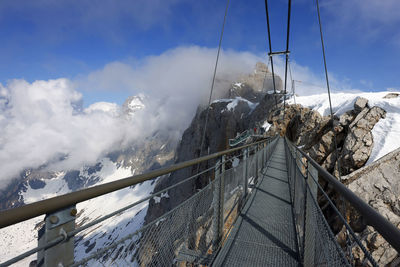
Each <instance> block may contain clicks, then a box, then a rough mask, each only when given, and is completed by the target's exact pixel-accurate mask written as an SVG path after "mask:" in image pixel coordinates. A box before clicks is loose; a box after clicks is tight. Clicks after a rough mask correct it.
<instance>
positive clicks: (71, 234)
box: [0, 139, 270, 266]
mask: <svg viewBox="0 0 400 267" xmlns="http://www.w3.org/2000/svg"><path fill="white" fill-rule="evenodd" d="M264 142H267V143H269V142H270V140H269V139H266V140H262V141H258V142H255V143H253V144H249V145H245V146H241V147H240V148H235V149H229V150H226V151H222V152H218V153H214V154H212V155H209V156H205V157H202V160H200V162H201V161H206V160H209V159H213V158H215V157H218V156H222V155H226V154H229V153H233V152H236V151H238V150H239V149H248V150H249V149H250V150H251V148H253V147H254V151H256V148H255V147H256V146H259V145H260V144H262V143H264ZM243 155H244V154H243V153H240V154H233V155H232V158H229V159H225V160H224V161H223V162H220V163H218V164H217V165H214V166H212V167H210V168H208V169H206V170H203V171H201V172H199V173H197V174H195V175H192V176H190V177H188V178H186V179H184V180H182V181H180V182H178V183H175V184H174V185H172V186H169V187H167V188H164V189H163V190H160V191H158V192H156V193H154V194H151V195H149V196H147V197H145V198H143V199H141V200H139V201H136V202H134V203H132V204H130V205H127V206H125V207H123V208H121V209H119V210H117V211H114V212H112V213H110V214H108V215H105V216H102V217H100V218H98V219H96V220H94V221H92V222H90V223H86V224H84V225H82V226H80V227H78V228H76V229H74V230H72V231H69V232H67V233H65V234H64V235H60V236H58V237H56V238H54V239H53V240H51V241H49V242H47V243H45V244H42V245H40V244H39V246H38V247H37V248H34V249H31V250H29V251H27V252H24V253H22V254H21V255H18V256H17V257H14V258H12V259H10V260H8V261H7V262H4V263H2V264H0V266H8V265H10V264H13V263H16V262H18V261H19V260H22V259H23V258H26V257H28V256H30V255H32V254H34V253H37V252H39V251H42V250H46V249H49V248H51V247H54V246H57V245H58V244H60V243H62V242H64V241H65V240H66V239H70V238H72V237H74V236H75V235H77V234H78V233H80V232H82V231H84V230H86V229H89V228H90V227H93V226H95V225H97V224H99V223H101V222H103V221H105V220H107V219H109V218H111V217H113V216H116V215H118V214H121V213H122V212H124V211H126V210H128V209H130V208H132V207H134V206H137V205H139V204H141V203H143V202H145V201H147V200H149V199H152V198H154V197H156V196H159V195H161V194H163V193H165V192H167V191H168V190H170V189H172V188H174V187H177V186H180V185H182V184H183V183H186V182H188V181H190V180H193V179H195V178H197V177H199V176H200V175H203V174H205V173H207V172H210V171H212V170H213V169H215V168H219V166H221V165H225V164H226V163H228V162H231V163H232V164H233V161H234V160H236V159H238V158H240V157H242V156H243ZM188 162H190V164H187V163H188ZM188 162H186V164H185V162H184V164H183V165H184V167H188V166H193V165H195V164H197V163H198V162H199V160H198V159H197V160H191V161H188ZM172 167H173V166H172ZM181 167H182V166H181ZM184 167H183V168H184ZM166 169H167V170H176V169H180V168H176V166H175V167H173V168H166ZM170 172H172V171H170ZM154 173H157V175H155V174H154ZM158 174H159V172H156V171H153V172H150V173H148V174H146V176H148V177H153V178H157V177H160V176H161V175H158ZM139 176H140V175H139ZM149 179H150V178H149ZM147 180H148V179H147ZM72 194H73V193H72ZM52 199H53V200H54V199H57V197H56V198H52ZM78 202H80V201H78ZM32 204H35V203H32ZM35 205H37V203H36V204H35ZM35 205H33V206H35ZM31 206H32V205H31ZM18 209H20V208H18ZM3 214H4V212H3ZM166 214H167V213H166ZM168 214H169V213H168ZM165 216H167V215H165ZM1 218H2V217H0V219H1ZM160 218H163V216H161V217H159V218H158V219H160ZM133 235H134V234H133ZM133 235H132V236H133ZM124 240H126V239H124ZM121 242H123V240H121ZM118 244H119V243H118ZM116 245H117V244H116ZM113 247H114V246H113Z"/></svg>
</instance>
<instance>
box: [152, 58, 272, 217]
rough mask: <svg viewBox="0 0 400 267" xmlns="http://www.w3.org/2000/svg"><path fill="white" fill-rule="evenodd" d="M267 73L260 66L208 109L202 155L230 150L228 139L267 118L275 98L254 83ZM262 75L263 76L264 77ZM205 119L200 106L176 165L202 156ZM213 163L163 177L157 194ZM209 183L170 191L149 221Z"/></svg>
mask: <svg viewBox="0 0 400 267" xmlns="http://www.w3.org/2000/svg"><path fill="white" fill-rule="evenodd" d="M264 70H266V66H265V64H263V63H258V64H257V70H256V71H255V74H251V75H249V76H248V77H247V78H242V80H246V82H243V83H233V84H232V88H230V89H229V90H227V94H226V97H227V98H226V99H221V100H217V101H214V102H213V103H212V104H211V105H210V106H209V107H208V109H209V110H208V112H209V117H208V123H207V128H206V132H205V139H204V144H203V148H202V149H201V155H202V156H204V155H207V154H212V153H215V152H218V151H222V150H225V149H228V148H229V143H228V140H229V139H231V138H234V137H235V136H236V135H237V133H241V132H243V131H244V130H247V129H249V128H252V127H254V126H255V124H256V123H257V122H259V120H262V119H265V117H266V115H267V114H268V113H269V110H270V109H271V107H272V106H273V105H274V103H275V102H274V98H273V96H272V95H268V94H267V95H266V94H265V93H264V92H265V91H266V89H268V88H265V90H258V89H259V88H253V87H252V86H254V84H258V82H259V81H258V79H259V78H260V77H261V76H262V79H264V77H265V75H264V74H265V72H264ZM260 73H261V74H262V73H264V74H262V75H261V74H260ZM254 79H256V80H254ZM267 79H268V78H267ZM250 81H252V82H250ZM258 85H260V84H258ZM261 85H262V84H261ZM269 89H271V88H269ZM263 91H264V92H263ZM206 116H207V109H202V108H200V107H199V108H198V110H197V113H196V115H195V117H194V118H193V120H192V122H191V124H190V126H189V127H188V128H187V129H186V130H185V132H184V133H183V135H182V139H181V141H180V143H179V145H178V148H177V151H176V157H175V162H176V163H178V162H183V161H186V160H189V159H193V158H197V157H199V155H200V145H201V140H202V135H203V132H204V125H205V120H206ZM214 164H215V161H212V160H211V161H209V162H207V163H204V164H200V166H199V167H197V166H196V167H193V168H186V169H183V170H180V171H177V172H175V173H173V174H172V175H171V176H168V177H164V178H162V179H160V180H159V181H158V182H157V184H156V187H155V189H154V192H157V191H160V190H162V189H164V188H166V187H168V186H171V185H173V184H176V183H177V182H179V181H181V180H183V179H184V178H187V177H190V176H192V175H194V174H196V173H197V172H198V171H199V170H200V171H201V170H204V169H207V168H209V167H210V166H212V165H214ZM197 168H198V169H197ZM207 183H208V176H204V177H200V178H198V179H195V180H193V182H188V183H185V184H183V185H182V186H179V187H177V188H174V189H171V190H170V191H169V192H168V194H169V195H170V196H174V197H170V198H165V199H162V200H161V201H160V202H158V203H155V202H153V201H150V205H149V210H148V212H147V215H146V221H147V222H150V221H152V220H153V219H155V218H157V217H159V216H160V215H161V214H163V213H165V212H166V211H168V210H170V209H172V208H173V207H175V206H176V205H178V204H179V203H181V202H182V201H184V200H185V199H187V198H188V197H190V196H192V195H193V194H194V193H195V192H196V190H197V189H200V188H202V187H204V186H205V185H206V184H207Z"/></svg>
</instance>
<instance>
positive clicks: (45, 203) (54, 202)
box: [0, 138, 272, 228]
mask: <svg viewBox="0 0 400 267" xmlns="http://www.w3.org/2000/svg"><path fill="white" fill-rule="evenodd" d="M269 140H272V139H271V138H266V139H263V140H261V141H257V142H255V143H252V144H247V145H243V146H241V147H237V148H232V149H227V150H224V151H220V152H216V153H214V154H211V155H207V156H203V157H200V158H196V159H192V160H188V161H184V162H181V163H178V164H174V165H172V166H168V167H164V168H160V169H158V170H154V171H151V172H148V173H144V174H139V175H133V176H129V177H126V178H123V179H120V180H117V181H113V182H109V183H105V184H101V185H97V186H93V187H90V188H86V189H82V190H79V191H76V192H72V193H68V194H65V195H61V196H56V197H52V198H49V199H45V200H41V201H38V202H34V203H31V204H27V205H24V206H22V207H18V208H13V209H9V210H5V211H0V228H4V227H7V226H10V225H13V224H15V223H19V222H22V221H25V220H28V219H32V218H35V217H37V216H40V215H43V214H48V213H52V212H55V211H57V210H60V209H63V208H66V207H69V206H72V205H76V204H77V203H79V202H83V201H86V200H89V199H92V198H95V197H99V196H102V195H105V194H108V193H111V192H114V191H117V190H120V189H123V188H126V187H129V186H133V185H136V184H139V183H142V182H145V181H148V180H151V179H154V178H156V177H159V176H162V175H165V174H168V173H171V172H174V171H177V170H181V169H184V168H187V167H190V166H193V165H196V164H199V163H202V162H204V161H207V160H210V159H214V158H217V157H220V156H223V155H226V154H230V153H233V152H235V151H238V150H241V149H244V148H247V147H251V146H255V145H258V144H261V143H265V142H268V141H269Z"/></svg>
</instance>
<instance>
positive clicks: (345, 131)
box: [267, 93, 400, 266]
mask: <svg viewBox="0 0 400 267" xmlns="http://www.w3.org/2000/svg"><path fill="white" fill-rule="evenodd" d="M364 95H365V96H366V97H368V98H369V99H366V98H364V97H359V96H357V95H356V94H347V95H346V96H345V98H344V100H343V99H342V101H346V100H348V98H350V99H351V101H347V103H345V107H344V108H343V106H342V108H338V107H335V106H334V109H336V110H335V116H334V119H333V121H332V120H331V119H330V117H329V116H322V115H321V114H320V113H319V112H318V111H317V110H318V108H319V107H321V106H322V105H319V104H317V105H315V102H313V98H314V97H309V98H311V99H308V100H303V101H304V102H305V103H303V104H306V105H307V104H308V103H312V104H311V105H310V106H311V107H312V108H314V109H312V108H310V107H305V106H303V105H300V104H290V105H288V106H287V108H286V112H285V116H284V114H283V109H280V108H279V107H278V108H277V109H274V110H272V112H271V113H270V114H269V117H268V122H269V123H270V124H271V127H270V128H269V131H268V132H267V134H268V135H275V134H276V133H279V134H281V135H286V136H287V137H288V138H289V140H291V141H292V142H293V143H294V144H296V145H297V146H300V147H302V149H303V150H304V151H306V152H308V154H309V155H310V156H311V157H312V158H313V159H314V160H315V161H316V162H317V163H319V164H321V166H323V167H324V168H325V169H327V170H328V171H329V172H331V173H332V174H333V175H335V176H336V177H337V178H338V179H340V180H341V181H342V182H343V183H344V184H345V185H347V186H348V187H349V188H350V189H351V190H352V191H353V192H354V193H356V194H357V195H358V196H359V197H361V198H362V199H363V200H364V201H365V202H367V203H369V204H370V205H371V206H372V207H373V208H375V209H376V210H377V211H378V212H379V213H380V214H382V215H383V216H385V217H386V218H387V219H388V220H389V221H391V222H392V223H393V224H394V225H395V226H397V227H399V228H400V213H399V207H400V206H399V204H400V198H399V192H398V189H399V186H400V181H399V179H398V177H399V171H400V170H399V161H398V160H399V158H400V156H399V149H397V150H395V151H393V152H391V153H389V154H387V155H386V156H384V157H382V158H380V159H377V160H376V158H377V155H382V154H383V155H384V154H385V152H386V151H392V150H393V149H396V148H398V147H399V146H400V142H399V141H396V140H391V138H390V135H391V134H393V132H394V133H399V132H398V129H399V123H400V116H399V114H398V113H397V107H396V105H397V104H398V103H399V100H398V99H396V96H394V94H393V93H389V94H388V93H376V94H364ZM364 95H363V96H364ZM315 97H319V98H321V96H315ZM341 97H342V98H343V95H341ZM346 98H347V99H346ZM314 99H315V98H314ZM300 100H302V99H300ZM298 102H299V101H298ZM338 102H339V101H337V102H336V103H337V105H339V106H340V104H339V103H338ZM371 104H376V106H372V105H371ZM313 105H314V106H313ZM351 105H352V106H353V109H349V107H350V106H351ZM281 108H282V107H281ZM325 111H326V110H325ZM322 113H325V114H327V112H322ZM381 127H382V128H384V129H385V130H383V131H381ZM377 133H378V134H377ZM381 134H383V135H381ZM335 136H336V143H337V147H338V152H337V153H338V154H336V153H335ZM385 139H388V140H385ZM383 141H389V142H390V147H387V146H385V143H384V142H383ZM336 155H338V158H337V156H336ZM339 174H340V175H339ZM339 177H340V178H339ZM319 182H320V184H321V185H322V186H323V188H324V190H325V191H326V192H327V193H328V195H329V196H330V197H331V199H332V200H333V201H334V203H336V206H337V207H339V209H341V211H342V212H343V213H346V217H347V218H348V219H349V223H350V225H351V227H352V228H353V230H355V231H356V233H357V234H358V235H359V238H360V239H361V240H363V243H364V245H365V246H366V247H368V249H369V251H370V252H371V254H372V256H373V258H374V259H375V260H376V262H377V263H378V264H379V265H380V266H381V265H382V266H386V265H387V266H397V265H398V264H400V257H399V255H398V254H397V252H396V251H395V250H394V249H393V248H391V247H390V246H389V244H388V243H387V242H386V241H385V240H384V239H383V238H382V236H380V235H379V234H378V233H377V232H376V231H375V230H374V229H373V228H372V227H370V226H367V225H366V224H365V222H364V221H363V218H362V217H361V216H360V214H359V213H358V212H357V211H356V210H355V209H354V208H352V207H351V206H350V205H348V204H347V205H346V210H343V207H344V206H343V205H342V204H341V203H342V202H341V198H340V197H339V196H338V195H337V193H336V192H335V191H334V190H333V188H331V187H330V186H329V185H328V184H327V183H326V182H325V181H324V180H323V179H321V178H320V179H319ZM318 201H319V204H320V206H321V208H322V209H323V212H324V214H325V216H326V218H327V220H328V223H329V224H330V225H331V228H332V230H333V231H334V232H335V233H337V234H338V239H339V241H340V242H341V244H342V245H343V246H344V245H345V240H344V239H343V237H344V231H345V230H344V228H343V224H342V223H341V222H340V220H339V219H338V218H337V217H336V216H335V212H334V211H333V210H332V209H331V207H330V206H329V205H328V203H327V201H326V199H325V198H324V197H322V196H319V197H318ZM353 252H354V255H355V263H356V265H360V266H361V265H362V260H363V253H362V252H361V251H360V249H359V247H357V246H356V247H354V248H353Z"/></svg>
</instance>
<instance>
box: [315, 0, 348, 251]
mask: <svg viewBox="0 0 400 267" xmlns="http://www.w3.org/2000/svg"><path fill="white" fill-rule="evenodd" d="M315 2H316V4H317V14H318V24H319V32H320V37H321V46H322V56H323V59H324V68H325V78H326V86H327V89H328V97H329V109H330V114H331V121H332V131H333V142H334V146H335V154H336V162H337V166H338V170H337V173H338V178H339V181H340V182H341V183H343V180H342V177H341V174H340V171H341V170H340V169H341V168H340V159H339V152H338V146H337V138H336V131H335V123H334V117H333V109H332V100H331V91H330V87H329V78H328V68H327V66H326V56H325V45H324V37H323V33H322V23H321V14H320V9H319V1H318V0H315ZM340 199H341V202H342V209H343V212H344V218H345V220H346V223H347V211H346V204H345V203H344V198H343V196H342V195H340ZM346 247H347V250H348V251H347V252H348V253H349V254H350V257H351V259H352V257H353V254H352V252H351V240H350V234H349V231H348V230H346Z"/></svg>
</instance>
